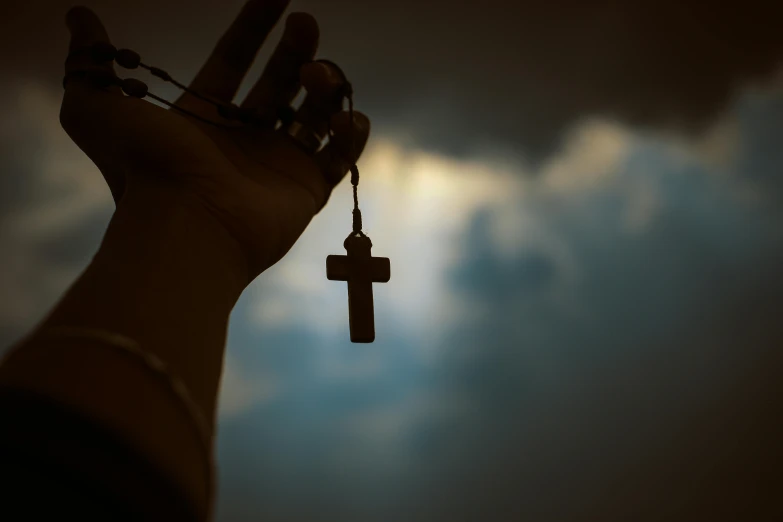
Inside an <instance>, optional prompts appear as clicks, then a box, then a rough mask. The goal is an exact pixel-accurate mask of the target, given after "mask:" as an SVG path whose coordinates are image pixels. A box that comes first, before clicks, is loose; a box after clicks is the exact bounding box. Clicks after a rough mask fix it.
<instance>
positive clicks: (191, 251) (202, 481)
mask: <svg viewBox="0 0 783 522" xmlns="http://www.w3.org/2000/svg"><path fill="white" fill-rule="evenodd" d="M287 4H288V1H287V0H250V1H249V2H248V3H247V4H246V5H245V6H244V8H243V9H242V11H241V13H240V14H239V16H238V18H237V20H236V21H235V22H234V23H233V24H232V25H231V27H229V29H228V30H227V31H226V33H225V34H224V36H223V37H222V39H221V40H220V42H219V43H218V45H217V46H216V48H215V50H214V51H213V53H212V55H211V56H210V57H209V59H208V60H207V61H206V63H205V65H204V66H203V67H202V69H201V70H200V71H199V73H198V74H197V75H196V77H195V79H194V80H193V82H192V83H191V85H190V87H191V88H192V89H194V90H196V91H198V92H201V93H205V94H208V95H210V96H212V97H214V98H217V99H220V100H221V101H223V102H224V103H228V102H231V101H232V99H233V97H234V95H235V94H236V92H237V90H238V88H239V84H240V83H241V81H242V79H243V77H244V75H245V73H246V72H247V70H248V68H249V67H250V65H251V64H252V61H253V58H254V56H255V54H256V52H257V50H258V48H259V46H260V45H261V43H262V42H263V40H264V38H265V37H266V33H267V32H268V31H269V30H270V29H271V28H272V27H273V26H274V23H275V22H276V21H277V19H278V18H279V17H280V16H281V14H282V12H283V11H284V10H285V8H286V7H287ZM67 22H68V26H69V29H70V30H71V35H72V36H71V38H72V39H71V51H75V50H79V49H84V48H86V47H87V46H90V45H92V44H94V43H96V42H106V43H109V37H108V35H107V33H106V31H105V29H104V28H103V25H102V24H101V23H100V21H99V20H98V18H97V16H96V15H95V14H94V13H92V12H91V11H89V10H87V9H85V8H75V9H73V10H71V11H70V12H69V15H68V17H67ZM317 43H318V27H317V24H316V23H315V20H314V19H313V18H312V17H311V16H309V15H305V14H303V13H294V14H292V15H290V16H289V17H288V19H287V22H286V30H285V33H284V35H283V38H282V40H281V41H280V43H279V44H278V45H277V48H276V49H275V51H274V52H273V54H272V57H271V59H270V62H269V64H268V65H267V66H266V68H265V69H264V71H263V73H262V75H261V77H260V78H259V79H258V80H257V82H256V83H255V85H254V86H253V88H252V89H251V90H250V93H249V94H248V96H247V98H246V99H245V100H244V101H243V102H242V105H243V106H244V107H246V108H250V109H253V110H255V111H257V112H258V113H259V114H262V115H263V114H266V115H269V114H272V115H274V114H276V111H277V110H278V109H279V108H280V107H281V106H285V105H289V104H290V103H291V102H292V101H293V98H294V97H295V96H296V94H297V91H298V90H299V89H300V87H304V88H305V89H306V90H307V93H308V94H307V97H306V98H305V101H304V104H303V106H302V108H300V109H299V111H298V112H297V117H296V119H297V120H298V121H299V122H300V123H302V124H303V125H306V126H307V127H309V128H311V129H314V130H315V131H317V132H318V133H320V134H322V135H323V133H325V131H326V129H328V128H329V127H331V129H332V131H333V133H334V134H333V135H332V136H331V137H330V140H329V141H330V143H329V145H327V146H326V147H325V148H324V149H323V150H322V151H320V152H318V153H317V154H315V153H308V152H306V151H304V150H303V149H302V148H300V147H299V146H297V145H296V144H295V143H293V142H292V141H291V139H290V137H289V136H287V135H286V134H285V133H284V132H281V131H276V130H275V122H276V118H271V119H270V120H269V122H268V126H267V127H263V126H262V127H258V126H256V127H253V128H249V127H242V128H234V129H229V130H226V129H224V128H219V127H214V126H210V125H207V124H205V123H202V121H201V120H200V119H199V118H192V117H189V116H183V115H182V114H181V113H177V112H174V111H168V110H164V109H162V108H161V107H158V106H156V105H153V104H150V103H148V102H146V101H145V100H142V99H137V98H131V97H128V96H125V95H123V94H122V92H121V91H120V90H119V89H118V88H117V87H99V86H96V85H94V84H91V83H90V82H89V81H88V79H87V78H86V77H84V76H79V75H76V76H72V79H71V80H69V81H68V83H67V85H66V89H65V95H64V98H63V105H62V108H61V113H60V121H61V123H62V125H63V128H64V129H65V130H66V132H68V134H69V135H70V136H71V138H72V139H73V140H74V141H75V142H76V144H77V145H78V146H79V147H80V148H81V149H82V150H83V151H84V152H85V153H86V154H87V155H88V156H89V157H90V158H91V159H92V160H93V161H94V162H95V164H96V165H97V166H98V167H99V169H100V171H101V173H102V174H103V176H104V179H105V181H106V182H107V184H108V186H109V188H110V189H111V192H112V195H113V196H114V199H115V202H116V204H117V210H116V213H115V215H114V216H113V218H112V221H111V224H110V226H109V228H108V230H107V232H106V235H105V237H104V240H103V243H102V245H101V247H100V249H99V251H98V253H97V254H96V256H95V257H94V259H93V261H92V262H91V263H90V266H89V267H88V268H87V270H86V271H85V272H84V273H83V274H82V276H81V277H80V278H79V279H78V281H77V282H76V283H75V284H74V285H73V287H72V288H71V289H70V290H69V291H68V293H67V294H66V295H65V296H64V298H63V299H62V300H61V302H60V303H59V304H58V305H57V306H56V307H55V309H54V310H53V311H52V313H51V314H50V315H49V316H48V317H47V318H46V319H45V320H44V321H43V323H42V324H41V325H40V326H39V327H38V328H37V329H36V330H35V331H34V332H32V333H31V335H29V336H28V337H27V338H26V339H25V340H23V342H21V343H20V344H19V345H18V346H17V347H15V348H14V349H13V350H12V351H11V352H10V354H9V356H8V357H7V358H6V360H5V361H4V364H3V365H2V366H0V408H2V411H3V413H4V414H5V419H6V420H7V421H8V422H7V425H8V426H9V427H10V428H8V429H6V430H3V431H2V433H0V437H2V440H0V451H3V452H4V454H3V455H0V457H2V458H3V459H4V461H3V462H4V471H5V473H6V474H7V476H14V477H22V476H24V477H28V479H29V481H27V482H26V481H25V480H21V479H20V480H16V481H15V490H14V491H12V492H10V493H9V491H8V490H6V493H7V500H8V501H20V499H22V498H25V497H28V496H29V497H32V498H34V499H38V500H39V499H41V498H47V499H50V500H51V501H50V502H40V501H38V500H36V501H34V502H32V503H30V504H29V505H28V509H43V510H44V511H46V509H50V510H51V513H53V514H57V515H58V516H62V515H63V514H69V513H70V512H73V513H74V514H80V515H82V517H81V518H82V519H84V518H85V517H86V518H90V516H93V518H95V519H101V520H105V519H118V518H119V517H118V514H119V513H120V512H122V513H136V515H135V516H136V518H138V519H143V520H153V519H163V520H191V519H204V518H206V517H208V516H209V514H210V512H211V505H210V496H211V495H212V493H213V491H214V484H213V483H212V477H211V476H210V462H211V458H212V434H213V432H214V422H215V404H216V399H217V392H218V386H219V381H220V375H221V366H222V361H223V351H224V345H225V337H226V328H227V324H228V316H229V313H230V311H231V309H232V307H233V305H234V303H235V302H236V300H237V298H238V297H239V295H240V294H241V292H242V290H243V289H244V288H245V286H246V285H247V284H248V283H249V282H250V281H252V280H253V279H254V278H255V277H256V276H257V275H259V274H260V273H261V272H263V271H264V270H265V269H266V268H268V267H269V266H271V265H273V264H274V263H275V262H277V261H278V260H279V259H281V258H282V257H283V256H284V255H285V253H286V252H287V251H288V250H289V249H290V248H291V246H292V245H293V244H294V243H295V242H296V240H297V239H298V238H299V236H300V235H301V233H302V232H303V231H304V229H305V227H306V226H307V225H308V223H309V222H310V220H311V219H312V218H313V216H314V215H315V214H316V213H318V211H319V210H320V208H321V207H322V206H323V205H324V204H325V203H326V201H327V200H328V198H329V194H330V193H331V191H332V189H333V188H334V186H335V185H336V184H337V183H339V182H340V180H341V179H342V178H343V177H344V176H345V174H346V173H347V171H348V166H349V165H350V164H352V163H353V162H355V161H356V159H358V155H359V154H361V151H362V149H363V148H364V144H365V143H366V140H367V137H368V135H369V121H368V120H367V118H366V117H365V116H364V115H362V114H361V113H358V112H356V113H354V119H353V120H351V119H350V118H349V117H348V113H347V111H342V110H341V108H340V107H339V106H335V104H334V96H335V94H336V93H337V92H338V90H339V89H340V87H341V86H342V80H341V77H340V75H339V74H336V73H335V72H334V71H333V70H330V67H329V66H325V65H322V64H318V63H312V62H311V60H312V58H313V56H314V54H315V52H316V48H317ZM89 69H100V70H101V71H102V72H104V73H110V74H114V70H113V67H112V66H111V64H106V63H103V64H96V63H94V62H91V61H90V55H89V54H88V53H81V54H73V55H72V56H71V57H69V59H68V60H67V61H66V72H69V71H83V70H89ZM176 104H177V105H178V106H180V107H184V108H187V109H188V110H189V111H190V112H191V113H193V114H195V115H197V116H199V117H200V118H206V119H209V120H212V121H222V120H221V117H220V115H219V114H218V113H217V111H216V110H215V108H214V107H213V106H212V105H210V104H205V103H203V102H202V101H200V100H199V99H197V98H195V97H193V96H191V95H187V94H186V95H183V96H182V97H180V99H178V100H177V101H176ZM222 123H230V122H228V121H222ZM353 135H355V136H356V144H355V147H353V146H350V144H349V142H348V137H350V136H353ZM348 151H352V153H350V154H349V152H348ZM353 151H355V155H354V154H353ZM65 332H71V333H73V332H76V334H75V335H70V334H67V335H66V333H65ZM87 332H92V333H95V332H107V333H103V334H99V335H92V334H88V333H87ZM118 336H119V337H118ZM116 339H120V341H117V340H116ZM123 345H127V346H131V347H132V348H133V350H131V352H133V351H138V352H139V353H142V354H145V355H144V357H140V356H138V355H134V354H133V353H130V352H128V351H127V350H125V349H123V347H122V346H123ZM150 357H155V358H156V360H157V361H162V362H163V363H164V364H165V365H166V367H167V369H168V372H167V374H168V375H169V376H171V375H173V376H175V377H176V378H177V379H179V380H181V382H182V383H183V386H182V387H183V388H184V389H186V390H187V393H186V396H187V397H188V398H189V400H190V402H188V407H185V406H184V404H185V401H183V397H182V394H181V393H180V394H178V393H173V392H172V390H173V388H172V386H171V382H172V381H171V379H169V378H168V377H166V378H162V377H161V374H160V373H159V372H157V371H155V369H154V368H153V367H152V366H154V365H152V366H151V365H150V364H146V363H145V360H148V359H149V358H150ZM175 389H178V388H175ZM194 412H195V414H194ZM194 418H195V419H196V422H194ZM199 418H200V419H202V420H203V424H202V423H199V422H197V421H198V419H199ZM199 426H201V428H203V429H199ZM33 462H34V463H35V464H34V465H33V464H31V463H33ZM42 477H43V478H46V479H47V480H48V482H45V483H44V482H41V481H42V480H43V479H42ZM101 499H102V500H101ZM98 500H101V501H100V502H99V501H98ZM102 505H105V506H108V507H106V508H105V509H104V510H103V511H101V509H103V508H101V506H102ZM89 510H97V511H95V513H93V514H92V515H90V516H88V514H87V513H88V511H89ZM46 513H47V514H49V513H50V512H49V511H46ZM89 513H92V511H89ZM107 513H108V514H107ZM129 516H130V515H129ZM34 518H36V517H34ZM38 518H40V517H38ZM131 519H135V518H132V517H131Z"/></svg>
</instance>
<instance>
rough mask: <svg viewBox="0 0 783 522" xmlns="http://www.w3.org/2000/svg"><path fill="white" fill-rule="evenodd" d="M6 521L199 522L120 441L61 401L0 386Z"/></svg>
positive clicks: (0, 508)
mask: <svg viewBox="0 0 783 522" xmlns="http://www.w3.org/2000/svg"><path fill="white" fill-rule="evenodd" d="M0 469H1V470H2V477H0V483H1V484H2V486H0V492H2V500H0V519H2V520H8V521H9V522H10V521H13V520H42V521H43V520H62V519H65V520H81V521H93V520H95V521H98V520H101V521H109V520H113V521H137V520H144V521H157V520H160V521H164V520H165V521H167V522H168V521H172V522H174V521H196V520H197V518H196V516H195V514H194V513H193V512H192V510H191V509H190V507H189V504H188V503H187V502H186V500H185V496H184V495H183V494H181V493H180V492H179V491H178V490H177V488H176V487H175V486H174V485H173V484H171V483H168V482H167V481H166V480H165V479H164V478H163V476H162V475H161V474H160V473H157V472H156V470H155V469H154V467H153V466H152V465H150V464H149V463H148V462H146V461H145V460H144V459H143V458H141V457H140V456H139V455H138V454H136V453H135V452H134V451H133V450H132V449H131V448H130V446H129V445H127V444H126V443H124V442H122V440H121V437H119V436H117V435H115V434H112V433H110V432H109V431H108V430H107V429H106V428H104V427H102V426H99V425H98V424H97V423H94V422H92V421H90V420H89V419H87V418H84V417H81V416H80V415H78V414H76V413H75V412H73V411H70V410H69V409H67V408H66V407H64V406H62V405H60V404H58V403H57V402H56V401H54V400H52V399H49V398H46V397H43V396H40V395H36V394H33V393H31V392H26V391H20V390H17V389H14V388H10V387H3V386H0Z"/></svg>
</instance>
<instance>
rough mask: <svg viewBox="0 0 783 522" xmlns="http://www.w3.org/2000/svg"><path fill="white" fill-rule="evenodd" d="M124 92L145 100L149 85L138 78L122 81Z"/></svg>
mask: <svg viewBox="0 0 783 522" xmlns="http://www.w3.org/2000/svg"><path fill="white" fill-rule="evenodd" d="M122 92H124V93H125V94H127V95H128V96H133V97H134V98H144V97H145V96H146V95H147V84H146V83H144V82H143V81H141V80H137V79H136V78H125V79H124V80H122Z"/></svg>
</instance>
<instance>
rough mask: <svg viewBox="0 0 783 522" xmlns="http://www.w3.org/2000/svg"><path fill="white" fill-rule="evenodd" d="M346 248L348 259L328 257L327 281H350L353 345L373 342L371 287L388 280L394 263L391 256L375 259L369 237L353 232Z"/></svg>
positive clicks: (350, 323) (349, 293)
mask: <svg viewBox="0 0 783 522" xmlns="http://www.w3.org/2000/svg"><path fill="white" fill-rule="evenodd" d="M343 246H344V247H345V250H346V252H347V253H348V255H347V256H334V255H332V256H326V278H327V279H329V280H331V281H347V282H348V324H349V326H350V329H351V342H353V343H371V342H373V341H374V340H375V317H374V314H375V312H374V310H373V302H372V284H373V283H387V282H388V281H389V279H390V278H391V264H390V263H389V258H388V257H372V254H371V253H370V249H371V248H372V243H371V242H370V238H369V237H367V236H359V235H357V234H353V233H352V234H351V235H350V236H348V238H347V239H346V240H345V242H344V243H343Z"/></svg>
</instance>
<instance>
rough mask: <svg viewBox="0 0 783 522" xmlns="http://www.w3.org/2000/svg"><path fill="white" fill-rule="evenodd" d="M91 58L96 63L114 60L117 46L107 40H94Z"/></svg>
mask: <svg viewBox="0 0 783 522" xmlns="http://www.w3.org/2000/svg"><path fill="white" fill-rule="evenodd" d="M90 52H91V54H92V59H93V60H95V62H96V63H104V62H110V61H112V60H114V56H115V55H116V54H117V48H116V47H114V46H113V45H112V44H110V43H109V42H96V43H94V44H93V45H92V46H91V48H90Z"/></svg>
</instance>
